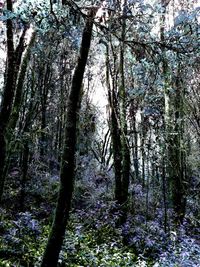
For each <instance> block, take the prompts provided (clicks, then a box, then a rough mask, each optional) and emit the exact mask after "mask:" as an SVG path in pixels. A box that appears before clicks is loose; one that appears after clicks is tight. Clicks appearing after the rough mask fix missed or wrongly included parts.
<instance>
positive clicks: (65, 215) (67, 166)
mask: <svg viewBox="0 0 200 267" xmlns="http://www.w3.org/2000/svg"><path fill="white" fill-rule="evenodd" d="M95 13H96V11H95V9H93V8H92V9H91V11H90V12H89V14H88V17H87V20H86V25H85V27H84V30H83V34H82V42H81V47H80V54H79V57H78V61H77V65H76V68H75V71H74V75H73V79H72V86H71V90H70V92H69V96H68V103H67V113H66V122H65V123H66V128H65V141H64V149H63V155H62V166H61V172H60V189H59V196H58V201H57V207H56V210H55V217H54V221H53V224H52V229H51V232H50V235H49V239H48V243H47V246H46V249H45V252H44V256H43V260H42V264H41V266H42V267H50V266H52V267H56V266H57V262H58V257H59V253H60V250H61V246H62V242H63V239H64V234H65V229H66V225H67V222H68V219H69V212H70V206H71V200H72V194H73V184H74V160H75V159H74V157H75V145H76V127H77V112H78V104H79V98H80V93H81V86H82V81H83V75H84V71H85V66H86V63H87V58H88V53H89V49H90V42H91V38H92V27H93V19H94V15H95Z"/></svg>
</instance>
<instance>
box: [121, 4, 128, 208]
mask: <svg viewBox="0 0 200 267" xmlns="http://www.w3.org/2000/svg"><path fill="white" fill-rule="evenodd" d="M126 7H127V1H126V0H124V1H123V21H122V34H121V39H122V41H121V45H120V63H119V64H120V66H119V69H120V88H119V95H120V124H121V147H122V204H124V203H126V202H127V199H128V188H129V176H130V174H129V172H130V153H129V145H128V138H127V118H126V114H127V112H126V88H125V77H124V52H125V43H124V41H125V34H126V18H125V17H126Z"/></svg>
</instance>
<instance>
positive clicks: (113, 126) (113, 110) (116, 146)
mask: <svg viewBox="0 0 200 267" xmlns="http://www.w3.org/2000/svg"><path fill="white" fill-rule="evenodd" d="M104 44H105V45H106V86H107V89H108V102H109V105H110V125H109V127H110V132H111V141H112V153H113V159H114V160H113V161H114V162H113V165H114V171H115V200H116V201H117V202H118V203H119V204H120V203H121V202H122V200H121V194H122V180H121V171H122V166H121V160H122V159H121V140H120V129H119V125H118V115H117V99H116V96H115V82H114V77H112V89H111V85H110V79H109V77H110V65H109V61H110V59H109V46H108V44H107V43H104Z"/></svg>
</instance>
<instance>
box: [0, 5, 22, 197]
mask: <svg viewBox="0 0 200 267" xmlns="http://www.w3.org/2000/svg"><path fill="white" fill-rule="evenodd" d="M7 10H9V11H11V12H12V11H13V3H12V1H11V0H7ZM26 30H27V28H26V26H24V30H23V33H22V35H21V37H20V40H19V43H18V45H17V47H16V49H14V34H13V23H12V19H8V20H7V22H6V35H7V62H6V73H5V82H4V89H3V97H2V102H1V107H0V201H1V198H2V195H3V189H4V183H5V172H4V170H5V165H6V151H7V140H6V139H7V138H6V137H7V134H8V130H9V127H8V124H9V120H10V117H11V113H12V109H13V100H14V96H15V90H16V82H17V77H18V73H19V69H20V64H21V58H22V53H23V51H24V38H25V34H26Z"/></svg>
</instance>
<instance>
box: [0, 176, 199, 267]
mask: <svg viewBox="0 0 200 267" xmlns="http://www.w3.org/2000/svg"><path fill="white" fill-rule="evenodd" d="M12 175H13V174H12ZM16 175H17V174H16ZM12 178H13V176H12ZM35 179H36V178H35ZM58 185H59V179H58V176H57V175H52V174H48V175H43V177H42V179H40V182H38V178H37V183H34V181H33V180H32V181H30V184H29V185H27V191H26V202H25V206H24V210H23V211H20V210H19V191H18V188H17V186H16V181H15V183H13V184H12V183H9V188H7V190H8V189H9V193H8V195H7V197H6V198H5V199H4V203H3V205H2V208H1V210H0V216H1V222H0V234H1V237H0V266H2V267H3V266H5V267H9V266H21V267H26V266H27V267H28V266H39V264H40V261H41V258H42V254H43V251H44V248H45V245H46V242H47V238H48V234H49V231H50V225H51V222H52V218H53V209H54V208H55V203H56V196H57V190H58ZM131 188H132V190H133V188H134V194H132V195H131V197H130V201H129V202H130V205H129V209H128V213H127V218H126V222H124V223H119V218H120V216H121V215H120V212H119V210H120V209H119V207H117V205H116V203H115V202H114V201H113V200H112V197H113V196H112V192H111V190H110V185H109V186H108V184H107V183H105V182H102V183H101V184H98V185H96V183H95V182H94V181H92V180H90V181H83V180H78V181H77V182H76V186H75V194H74V200H73V205H72V211H71V216H70V222H69V225H68V227H67V231H66V237H65V242H64V244H63V247H62V251H61V253H60V260H59V266H69V267H82V266H83V267H98V266H102V267H111V266H112V267H115V266H116V267H123V266H124V267H125V266H138V267H140V266H141V267H142V266H143V267H144V266H154V267H158V266H163V267H168V266H169V267H170V266H174V267H175V266H180V267H199V266H200V223H199V221H198V220H197V219H195V218H196V217H195V216H194V215H195V211H196V209H195V208H194V206H193V203H190V202H189V201H188V206H187V212H186V216H185V220H184V224H183V225H182V226H181V227H179V228H178V229H177V228H176V227H174V226H173V224H172V222H171V221H170V218H171V217H172V212H171V211H170V210H169V211H168V220H169V221H168V222H167V232H165V231H164V223H163V218H164V214H163V208H162V205H160V206H158V205H157V206H156V205H155V203H154V198H153V196H150V198H149V204H148V205H149V206H148V211H147V209H146V192H145V190H143V188H142V186H141V185H139V184H132V186H131ZM13 199H14V200H15V201H13ZM133 203H134V205H133ZM169 226H170V227H169Z"/></svg>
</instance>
